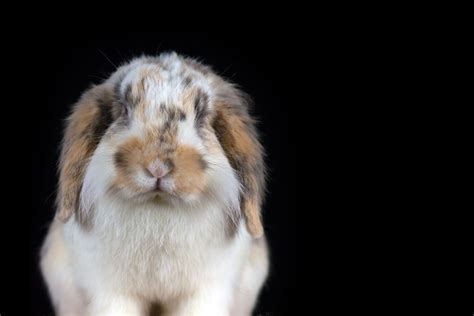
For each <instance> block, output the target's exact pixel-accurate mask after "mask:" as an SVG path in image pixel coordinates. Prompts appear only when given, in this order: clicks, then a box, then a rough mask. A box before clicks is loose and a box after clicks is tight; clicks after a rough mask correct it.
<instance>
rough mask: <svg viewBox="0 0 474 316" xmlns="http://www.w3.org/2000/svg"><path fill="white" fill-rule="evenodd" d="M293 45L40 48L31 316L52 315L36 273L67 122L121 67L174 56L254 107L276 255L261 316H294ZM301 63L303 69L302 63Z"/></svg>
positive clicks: (160, 39)
mask: <svg viewBox="0 0 474 316" xmlns="http://www.w3.org/2000/svg"><path fill="white" fill-rule="evenodd" d="M286 42H287V39H286V38H285V37H284V36H279V38H278V39H276V38H273V37H272V36H270V35H269V34H254V35H253V36H249V35H248V34H247V35H230V34H227V35H217V34H215V35H212V34H208V33H108V34H97V33H96V34H81V35H71V34H69V35H62V36H47V35H45V38H44V40H42V41H40V42H38V44H35V45H38V46H37V47H35V49H36V50H38V51H41V52H42V54H41V58H39V60H37V61H36V62H37V63H40V65H41V67H42V68H44V69H45V71H44V73H43V74H42V75H41V76H38V77H37V78H34V80H35V81H36V82H37V84H40V85H44V86H45V89H41V93H42V95H40V96H36V97H37V98H36V99H37V100H38V101H37V103H36V104H34V105H32V107H37V108H39V109H40V110H37V111H34V112H33V113H34V114H33V115H34V117H33V122H34V125H33V126H34V127H33V132H32V153H33V157H32V162H33V169H32V171H33V183H32V187H33V191H32V214H31V230H30V234H31V236H30V261H29V262H30V295H31V307H32V308H31V309H32V311H33V313H32V314H33V315H50V314H52V309H51V304H50V302H49V298H48V296H47V293H46V289H45V285H44V283H43V281H42V278H41V276H40V274H39V270H38V251H39V248H40V245H41V243H42V241H43V239H44V236H45V233H46V231H47V226H48V223H49V222H50V221H51V219H52V218H53V216H54V206H53V205H54V199H55V191H56V183H57V174H56V164H57V160H58V145H59V142H60V139H61V135H62V128H63V123H62V122H63V119H64V118H65V117H66V116H67V113H68V111H69V109H70V106H71V105H72V104H73V103H74V102H75V101H76V100H77V99H78V98H79V96H80V95H81V93H82V92H83V91H84V90H85V89H86V88H87V87H88V86H89V85H90V84H91V83H98V82H100V81H101V80H102V79H101V78H107V77H108V75H109V74H110V73H112V72H113V71H114V69H115V66H116V65H118V64H120V63H122V62H124V61H127V60H128V59H130V58H131V57H134V56H137V55H140V54H142V53H145V54H151V55H153V54H159V53H160V52H163V51H168V50H174V51H176V52H178V53H180V54H184V55H189V56H191V57H197V58H199V59H201V60H202V62H204V63H206V64H209V65H211V66H212V67H213V68H214V70H215V71H216V72H217V73H219V74H221V75H222V76H224V77H226V78H228V79H230V80H231V81H233V82H235V83H237V84H239V85H240V86H241V88H242V89H243V90H244V91H246V92H247V93H249V94H250V95H251V96H252V98H253V100H254V102H255V108H254V113H255V114H256V116H257V117H258V118H259V120H260V124H259V130H260V132H261V135H262V140H263V144H264V146H265V148H266V151H267V154H268V155H267V159H266V162H267V164H268V169H269V177H268V195H267V198H266V202H265V206H264V221H265V229H266V233H267V236H268V240H269V243H270V248H271V257H272V259H271V262H272V263H271V273H270V277H269V279H268V282H267V283H266V285H265V287H264V289H263V291H262V293H261V297H260V302H259V305H258V307H257V310H256V313H255V314H256V315H287V314H288V315H289V314H291V313H289V303H288V299H287V298H288V295H289V294H290V293H289V292H290V280H289V278H290V277H289V272H290V271H291V270H294V269H297V265H296V263H294V262H292V256H291V254H290V246H291V245H290V242H289V239H288V237H289V235H290V233H292V232H289V225H288V223H289V221H290V218H289V214H290V212H289V209H288V207H289V204H288V193H289V186H290V183H291V181H290V175H289V165H290V163H289V156H290V154H289V152H290V151H289V144H288V142H289V139H288V133H289V131H288V129H289V127H288V111H289V109H291V108H292V106H294V105H293V104H290V103H289V102H288V101H289V98H290V96H289V95H288V93H289V92H288V91H287V88H286V87H287V86H288V81H290V82H291V81H292V80H293V78H291V75H290V72H291V71H290V70H289V68H288V67H291V63H288V62H287V60H286V58H287V56H286V53H287V51H286V50H285V47H287V45H285V43H286ZM296 62H297V61H296Z"/></svg>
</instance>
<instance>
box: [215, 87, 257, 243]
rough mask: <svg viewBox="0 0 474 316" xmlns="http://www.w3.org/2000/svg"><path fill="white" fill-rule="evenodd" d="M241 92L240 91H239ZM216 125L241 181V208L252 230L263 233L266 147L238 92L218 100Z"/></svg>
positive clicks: (218, 135) (255, 232)
mask: <svg viewBox="0 0 474 316" xmlns="http://www.w3.org/2000/svg"><path fill="white" fill-rule="evenodd" d="M237 94H238V92H237ZM215 110H216V116H215V118H214V124H213V126H214V129H215V131H216V134H217V137H218V138H219V141H220V143H221V145H222V147H223V149H224V151H225V153H226V155H227V158H228V159H229V161H230V164H231V165H232V168H234V170H235V171H236V173H237V175H238V177H239V180H240V183H241V185H242V194H241V197H240V208H241V211H242V213H243V214H244V216H245V220H246V224H247V229H248V231H249V233H250V234H251V235H252V236H253V237H255V238H258V237H260V236H262V234H263V226H262V221H261V214H260V211H261V204H262V200H263V195H264V186H265V165H264V162H263V148H262V146H261V144H260V142H259V140H258V137H257V132H256V129H255V122H254V120H253V119H252V118H251V117H250V116H249V114H248V113H247V103H246V101H245V98H243V97H242V96H240V95H238V96H237V97H235V96H234V97H232V98H229V100H228V102H226V101H225V100H224V101H222V102H217V104H216V105H215Z"/></svg>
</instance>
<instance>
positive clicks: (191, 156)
mask: <svg viewBox="0 0 474 316" xmlns="http://www.w3.org/2000/svg"><path fill="white" fill-rule="evenodd" d="M173 163H174V166H175V168H174V172H173V178H174V180H175V185H176V191H178V192H179V193H188V194H190V193H199V192H202V191H204V188H205V184H206V182H205V180H206V179H205V176H204V166H203V163H202V156H201V154H200V153H199V152H198V151H196V150H195V149H194V148H192V147H189V146H179V147H178V149H177V150H176V153H175V155H174V159H173Z"/></svg>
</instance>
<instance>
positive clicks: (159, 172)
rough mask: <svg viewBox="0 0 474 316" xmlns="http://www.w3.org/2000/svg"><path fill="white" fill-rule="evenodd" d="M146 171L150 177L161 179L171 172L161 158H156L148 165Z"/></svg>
mask: <svg viewBox="0 0 474 316" xmlns="http://www.w3.org/2000/svg"><path fill="white" fill-rule="evenodd" d="M146 172H147V173H148V175H149V176H150V177H153V178H156V179H159V178H162V177H164V176H165V175H167V174H168V173H169V172H170V168H169V167H168V166H167V165H166V164H164V163H163V162H162V161H161V160H158V159H157V160H155V161H153V162H152V163H150V164H149V165H148V166H147V167H146Z"/></svg>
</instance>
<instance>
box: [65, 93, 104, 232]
mask: <svg viewBox="0 0 474 316" xmlns="http://www.w3.org/2000/svg"><path fill="white" fill-rule="evenodd" d="M112 91H113V90H112V89H110V87H107V86H106V85H105V84H103V85H99V86H95V87H93V88H91V89H90V90H88V91H87V92H86V93H84V94H83V96H82V97H81V99H80V100H79V102H78V103H77V104H76V105H75V106H74V108H73V111H72V113H71V115H70V116H69V118H68V120H67V125H66V130H65V134H64V138H63V142H62V148H61V157H60V162H59V188H58V197H57V213H56V217H57V218H58V219H59V220H61V221H67V220H68V219H69V217H70V216H71V215H72V214H73V213H74V212H75V213H76V219H77V220H78V221H79V222H80V223H82V224H84V225H86V224H87V223H86V222H87V219H86V212H85V211H84V210H81V207H80V202H79V201H80V198H79V195H80V192H81V188H82V183H83V181H84V176H85V171H86V169H87V165H88V163H89V159H90V158H91V157H92V155H93V153H94V151H95V149H96V147H97V145H98V143H99V142H100V139H101V138H102V136H103V135H104V133H105V131H106V130H107V128H108V127H109V125H110V124H111V123H112V120H113V109H112V102H113V101H112V97H113V92H112Z"/></svg>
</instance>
